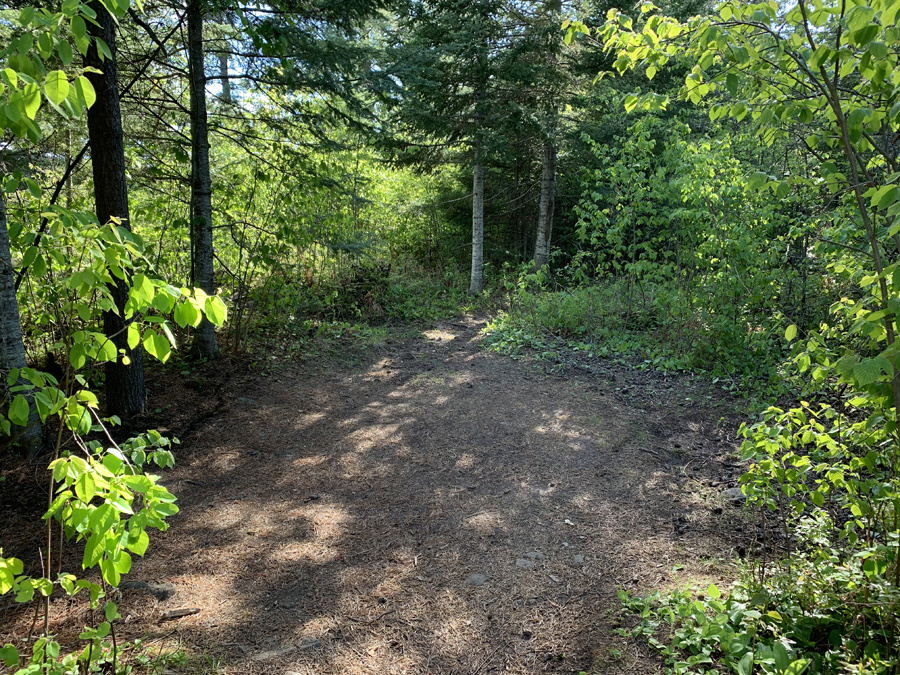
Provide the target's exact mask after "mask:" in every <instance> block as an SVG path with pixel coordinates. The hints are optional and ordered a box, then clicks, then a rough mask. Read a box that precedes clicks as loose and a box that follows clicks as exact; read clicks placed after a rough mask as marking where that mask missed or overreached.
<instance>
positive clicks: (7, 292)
mask: <svg viewBox="0 0 900 675" xmlns="http://www.w3.org/2000/svg"><path fill="white" fill-rule="evenodd" d="M25 365H26V363H25V345H24V344H23V343H22V325H21V323H20V319H19V303H18V301H17V300H16V280H15V274H14V270H13V267H12V256H11V255H10V252H9V232H8V231H7V229H6V196H5V195H4V193H3V188H2V187H0V400H2V399H3V398H5V395H6V393H7V384H6V377H7V375H9V371H10V370H12V369H13V368H24V367H25ZM29 407H30V409H31V412H30V413H29V415H28V426H27V427H25V429H22V428H21V427H16V426H15V425H14V426H13V428H12V437H13V440H15V441H17V442H18V443H19V444H20V445H21V446H22V447H23V448H24V449H25V453H26V455H27V456H28V459H31V458H32V457H34V456H35V455H37V454H38V452H40V449H41V441H42V436H41V425H40V422H39V420H38V416H37V412H36V411H35V409H34V405H33V404H32V403H31V401H29Z"/></svg>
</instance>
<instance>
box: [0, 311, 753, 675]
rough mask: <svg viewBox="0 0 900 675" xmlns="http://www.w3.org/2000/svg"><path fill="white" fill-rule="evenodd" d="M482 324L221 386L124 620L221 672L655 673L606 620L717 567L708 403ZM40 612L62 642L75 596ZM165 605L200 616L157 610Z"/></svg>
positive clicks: (722, 456) (178, 476)
mask: <svg viewBox="0 0 900 675" xmlns="http://www.w3.org/2000/svg"><path fill="white" fill-rule="evenodd" d="M482 326H483V321H480V320H478V319H475V318H472V317H467V318H466V319H465V320H464V322H463V323H450V324H443V325H440V326H437V327H435V328H434V329H432V330H427V331H424V332H423V333H421V334H420V335H418V336H417V337H415V338H411V339H410V338H407V339H401V340H398V341H394V342H393V343H391V342H389V343H387V344H386V345H384V346H383V347H382V348H380V349H376V350H373V351H370V352H366V353H365V354H363V355H362V356H360V357H359V358H358V359H357V360H356V362H355V363H354V364H353V365H352V366H346V365H345V366H343V367H338V368H335V367H334V366H331V367H327V368H326V367H325V366H324V365H321V364H319V365H317V364H310V363H307V364H303V365H299V366H297V367H296V368H293V369H291V370H290V371H287V372H282V373H280V374H279V375H278V376H277V377H270V378H268V379H260V380H259V381H258V382H257V383H256V384H255V385H251V386H250V388H248V389H246V390H244V391H242V392H239V393H240V395H239V396H238V395H234V396H227V397H226V400H225V401H224V404H223V407H222V409H221V410H220V413H219V414H218V415H217V416H216V417H215V418H214V419H211V420H209V421H207V422H206V423H205V425H204V426H203V427H202V428H201V429H199V430H198V433H196V434H195V435H194V436H193V438H192V439H191V440H190V441H189V442H187V443H186V444H185V445H184V446H183V447H182V450H181V451H180V456H179V461H178V465H177V467H176V468H175V469H174V470H171V471H168V472H166V474H165V477H164V482H165V484H166V485H168V486H169V488H170V489H171V490H172V491H173V492H174V493H176V494H177V495H178V497H179V502H178V503H179V505H180V507H181V509H182V510H181V513H180V514H178V515H177V516H176V517H174V518H172V519H171V522H172V527H171V529H169V530H168V531H167V532H165V533H155V534H154V535H153V536H152V537H151V547H150V550H149V553H148V555H147V557H146V558H145V559H143V560H136V561H135V565H134V569H133V571H132V573H131V575H129V578H130V579H137V580H145V581H150V582H169V583H172V584H174V585H175V587H176V588H177V594H176V595H175V596H174V597H172V598H170V599H167V600H165V601H158V600H156V599H154V597H153V596H151V595H149V594H147V593H144V592H141V591H134V590H126V591H124V592H123V594H122V596H121V597H120V598H119V609H120V612H121V614H122V616H123V617H124V621H123V622H122V623H121V624H120V627H119V634H120V636H122V637H123V638H129V637H140V636H142V635H148V634H149V635H161V634H164V633H166V632H171V631H172V630H175V631H176V632H177V634H178V635H180V636H181V638H182V639H183V640H185V641H186V642H187V643H188V644H191V645H193V646H195V647H196V648H197V649H200V650H208V651H209V652H211V653H215V654H220V655H223V656H224V657H225V660H226V663H227V664H228V672H231V673H274V672H279V673H280V672H286V671H295V672H299V673H316V674H317V675H319V674H323V675H324V674H326V673H340V674H342V675H344V674H346V675H351V674H356V673H448V674H449V673H458V674H469V675H475V674H476V673H495V672H509V673H542V672H573V671H574V672H578V671H579V670H585V671H588V672H597V673H606V672H625V671H630V672H635V673H648V672H655V671H658V670H660V664H659V663H658V661H657V660H655V659H654V658H652V657H650V656H648V655H647V654H645V653H643V652H642V651H641V650H639V649H638V648H637V647H635V646H634V645H627V644H623V643H622V639H621V638H620V637H619V636H618V635H617V633H616V631H615V626H616V625H617V624H616V622H617V619H616V613H617V607H618V601H617V599H616V591H617V589H619V588H626V589H628V590H629V591H639V590H650V589H653V588H656V587H659V586H673V585H677V584H679V583H681V582H682V579H684V578H698V577H699V578H704V579H710V578H711V579H719V578H723V577H727V575H728V573H729V572H728V570H729V569H730V567H729V565H728V562H727V561H728V560H729V559H730V558H731V556H732V552H733V550H734V547H735V546H737V544H738V539H739V537H741V535H740V534H739V533H738V532H736V527H735V523H739V522H740V519H739V518H738V517H737V514H736V513H734V512H733V511H732V510H731V509H730V507H728V506H726V507H725V510H724V513H722V512H721V511H722V509H721V508H720V509H718V510H714V509H715V507H721V506H722V504H723V502H722V498H721V494H720V490H721V488H724V487H727V486H728V485H730V484H733V483H729V482H728V481H729V479H731V478H733V476H730V475H728V473H727V471H728V469H727V464H726V465H724V466H725V467H726V468H723V462H725V460H726V455H727V454H728V453H729V452H731V451H732V450H733V445H732V444H731V442H729V441H728V440H727V438H726V434H725V431H724V430H723V429H721V428H717V426H716V422H715V420H718V419H719V417H720V416H721V411H716V410H713V409H711V408H703V407H696V406H685V405H679V404H678V403H679V402H681V403H683V402H684V400H685V397H686V396H690V397H692V398H697V397H698V396H699V394H697V391H695V389H693V388H692V387H695V385H693V384H688V383H686V382H684V381H679V380H670V379H666V378H664V377H662V376H661V375H655V374H652V373H640V372H635V371H629V370H627V369H624V368H615V367H613V366H608V365H607V366H603V365H602V364H601V365H599V366H598V367H597V368H595V372H594V373H585V372H583V371H578V372H569V373H566V374H548V373H546V372H545V369H544V366H543V365H542V364H532V363H528V362H527V361H526V362H522V361H513V360H511V359H509V358H507V357H503V356H499V355H496V354H492V353H489V352H486V351H484V350H483V349H481V348H480V347H479V344H478V343H479V339H480V333H479V330H480V329H481V327H482ZM626 387H628V388H630V391H632V392H635V391H636V392H638V393H639V394H641V393H642V394H643V396H640V395H639V396H638V397H637V399H634V398H633V394H632V398H630V399H629V398H628V397H626V396H625V395H623V394H621V393H617V389H618V390H625V389H626ZM701 393H704V392H701ZM700 398H702V396H700ZM740 527H743V526H740V525H739V526H738V529H739V528H740ZM68 551H69V555H70V556H71V560H70V562H73V563H77V561H78V559H79V557H80V556H79V555H78V553H77V550H75V547H74V546H71V545H70V546H69V547H68ZM529 554H530V555H529ZM676 564H677V565H681V566H683V567H684V569H683V570H682V571H680V572H673V571H672V570H673V566H675V565H676ZM478 575H480V576H478ZM481 582H483V583H481ZM53 607H54V609H53V616H54V623H53V627H52V629H53V630H54V631H56V632H58V633H59V635H60V636H61V639H62V640H63V642H67V641H68V642H70V643H73V644H74V643H75V642H77V639H76V635H77V631H78V628H79V627H80V626H81V625H83V624H84V623H85V622H87V621H88V619H89V616H88V613H87V610H86V609H85V605H84V603H83V602H72V601H68V600H66V599H59V600H57V601H55V602H54V603H53ZM182 607H196V608H200V609H201V612H200V613H198V614H196V615H192V616H188V617H184V618H182V619H179V620H178V621H177V622H166V623H162V624H161V623H160V618H161V617H162V615H163V613H164V612H165V611H167V610H172V609H178V608H182ZM4 614H5V619H4V624H5V625H4V627H3V629H2V633H0V640H4V641H5V640H10V639H13V638H15V637H18V638H19V639H21V637H22V635H24V634H25V633H27V630H28V626H29V624H30V622H31V614H30V612H29V611H21V612H19V613H18V614H16V613H14V612H12V611H7V612H5V613H4ZM0 616H3V615H0ZM623 650H624V651H623Z"/></svg>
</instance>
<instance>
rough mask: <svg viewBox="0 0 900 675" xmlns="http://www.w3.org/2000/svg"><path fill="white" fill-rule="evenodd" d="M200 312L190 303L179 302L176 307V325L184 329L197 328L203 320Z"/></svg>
mask: <svg viewBox="0 0 900 675" xmlns="http://www.w3.org/2000/svg"><path fill="white" fill-rule="evenodd" d="M201 318H202V317H201V315H200V312H198V311H197V310H196V308H195V307H194V306H193V305H192V304H191V303H190V302H179V303H178V304H177V305H175V323H177V324H178V325H179V326H181V327H182V328H185V327H187V326H195V327H196V326H197V325H198V324H199V323H200V319H201Z"/></svg>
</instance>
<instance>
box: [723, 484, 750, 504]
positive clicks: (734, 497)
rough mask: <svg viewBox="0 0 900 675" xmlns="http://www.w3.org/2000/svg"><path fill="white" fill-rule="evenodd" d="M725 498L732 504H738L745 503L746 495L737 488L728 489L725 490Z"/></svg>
mask: <svg viewBox="0 0 900 675" xmlns="http://www.w3.org/2000/svg"><path fill="white" fill-rule="evenodd" d="M724 494H725V498H726V499H729V500H731V502H732V503H733V504H740V503H742V502H745V501H747V495H745V494H744V492H743V491H742V490H741V488H739V487H733V488H728V489H727V490H725V493H724Z"/></svg>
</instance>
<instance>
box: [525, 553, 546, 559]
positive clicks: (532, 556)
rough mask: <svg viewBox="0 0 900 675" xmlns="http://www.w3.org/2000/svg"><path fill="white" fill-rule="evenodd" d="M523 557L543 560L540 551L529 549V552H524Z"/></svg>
mask: <svg viewBox="0 0 900 675" xmlns="http://www.w3.org/2000/svg"><path fill="white" fill-rule="evenodd" d="M525 557H526V558H531V559H532V560H543V559H544V554H543V553H541V552H540V551H531V553H526V554H525Z"/></svg>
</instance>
